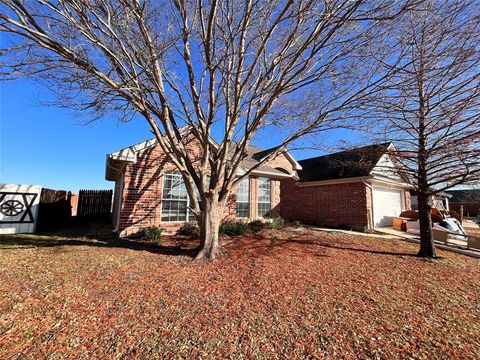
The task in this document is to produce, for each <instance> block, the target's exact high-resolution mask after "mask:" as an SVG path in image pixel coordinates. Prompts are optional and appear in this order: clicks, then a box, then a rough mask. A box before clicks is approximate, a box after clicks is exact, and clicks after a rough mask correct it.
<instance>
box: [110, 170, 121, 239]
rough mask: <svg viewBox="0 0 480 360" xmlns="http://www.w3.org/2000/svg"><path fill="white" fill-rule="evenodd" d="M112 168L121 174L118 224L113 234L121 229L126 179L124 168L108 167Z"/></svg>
mask: <svg viewBox="0 0 480 360" xmlns="http://www.w3.org/2000/svg"><path fill="white" fill-rule="evenodd" d="M108 166H109V167H110V169H112V170H113V171H115V172H117V173H119V174H120V196H119V197H118V204H117V221H116V224H115V229H113V232H114V233H116V232H117V231H118V230H119V227H120V217H121V213H122V211H121V210H122V208H121V206H122V198H123V186H124V179H123V166H122V168H120V169H119V168H116V167H114V166H112V165H110V164H109V165H108Z"/></svg>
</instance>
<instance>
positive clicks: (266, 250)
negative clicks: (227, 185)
mask: <svg viewBox="0 0 480 360" xmlns="http://www.w3.org/2000/svg"><path fill="white" fill-rule="evenodd" d="M252 238H253V239H255V240H262V239H263V240H264V241H256V242H255V243H254V242H252V243H251V244H249V245H245V246H246V247H248V249H249V250H251V251H253V252H258V253H259V254H261V255H271V254H273V253H274V252H275V250H277V249H281V248H285V247H288V250H289V251H291V252H292V253H296V254H297V255H299V256H304V255H305V254H306V253H310V254H313V255H314V256H317V257H329V256H330V255H328V254H326V253H325V252H319V253H316V254H314V253H313V252H312V251H309V250H313V248H315V247H320V248H330V249H335V250H346V251H353V252H361V253H369V254H375V255H386V256H397V257H404V256H408V257H418V255H417V254H416V253H410V252H394V251H382V250H374V249H365V248H361V247H356V246H354V243H353V242H351V241H345V240H343V241H338V242H336V241H327V240H325V239H318V240H312V239H311V238H310V237H309V236H306V235H305V234H300V235H293V236H289V237H288V238H287V239H285V238H280V237H278V236H274V235H273V236H272V235H271V236H267V237H265V236H262V235H255V236H252ZM335 242H336V243H335ZM289 245H306V246H308V248H305V247H295V248H293V247H292V246H289Z"/></svg>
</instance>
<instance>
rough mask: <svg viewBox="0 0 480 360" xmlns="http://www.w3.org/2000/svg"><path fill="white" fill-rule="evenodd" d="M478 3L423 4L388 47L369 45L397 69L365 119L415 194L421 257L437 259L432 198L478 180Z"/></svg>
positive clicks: (398, 25)
mask: <svg viewBox="0 0 480 360" xmlns="http://www.w3.org/2000/svg"><path fill="white" fill-rule="evenodd" d="M479 5H480V3H479V2H478V1H470V0H456V1H428V2H424V3H422V4H421V5H420V6H417V7H416V8H414V9H410V10H409V11H408V12H406V13H404V14H403V15H402V16H401V17H398V18H397V20H396V21H394V22H392V23H391V24H390V27H389V28H387V29H386V31H387V33H388V34H389V37H388V38H385V39H386V43H382V45H381V46H378V47H376V48H375V47H374V48H375V49H376V50H375V52H376V53H377V54H384V55H385V56H383V57H380V56H379V57H378V61H379V62H380V63H381V65H382V66H384V67H385V68H388V69H395V71H392V72H391V74H394V75H393V76H392V77H391V78H390V79H389V81H388V82H387V83H386V85H385V86H383V87H382V88H381V89H380V91H379V92H377V93H375V95H374V96H373V97H372V98H371V100H370V102H368V103H366V104H368V106H367V107H366V108H364V110H365V113H364V115H365V116H367V117H370V118H371V120H373V123H376V124H380V126H379V127H377V129H379V130H380V133H381V134H382V135H381V136H382V138H383V139H388V140H392V141H393V142H394V143H395V144H396V146H397V148H398V151H395V152H394V153H393V155H394V156H395V157H396V158H397V159H398V160H399V161H400V162H401V163H402V164H403V166H404V169H405V173H406V175H407V176H408V177H409V178H410V179H412V182H413V185H414V186H415V188H416V192H417V194H418V208H419V215H420V238H421V244H420V251H419V255H420V256H423V257H435V256H436V253H435V247H434V242H433V238H432V220H431V201H430V199H431V197H432V195H434V194H436V193H438V192H441V191H444V190H447V189H450V188H452V187H454V186H456V185H459V184H469V183H470V184H472V183H475V182H477V183H478V182H479V180H480V21H479V20H480V7H479ZM386 50H388V53H385V51H386ZM382 51H383V53H382ZM373 123H372V124H373Z"/></svg>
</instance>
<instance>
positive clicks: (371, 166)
mask: <svg viewBox="0 0 480 360" xmlns="http://www.w3.org/2000/svg"><path fill="white" fill-rule="evenodd" d="M393 149H394V147H393V144H391V143H385V144H380V145H371V146H366V147H362V148H357V149H353V150H347V151H341V152H338V153H334V154H329V155H325V156H319V157H315V158H311V159H306V160H301V161H299V163H300V165H301V166H302V170H300V171H298V176H299V180H298V181H297V180H293V179H288V180H285V181H282V186H281V193H282V216H283V217H284V218H286V219H292V220H299V221H302V222H304V223H310V224H317V225H321V226H332V227H347V228H352V229H358V230H364V229H373V228H375V227H383V226H391V225H392V222H393V218H394V217H395V216H398V215H400V213H401V212H402V211H403V210H406V209H410V193H409V188H410V187H411V186H410V185H409V184H408V183H407V182H406V181H405V180H404V179H403V178H402V176H400V174H399V165H398V164H397V163H396V162H395V161H394V160H393V159H392V158H391V156H390V155H388V151H389V150H393Z"/></svg>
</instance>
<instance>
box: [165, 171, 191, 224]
mask: <svg viewBox="0 0 480 360" xmlns="http://www.w3.org/2000/svg"><path fill="white" fill-rule="evenodd" d="M188 207H189V199H188V193H187V188H186V187H185V184H184V182H183V179H182V175H180V174H178V173H169V174H165V175H164V176H163V195H162V221H188V215H189V210H188Z"/></svg>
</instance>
